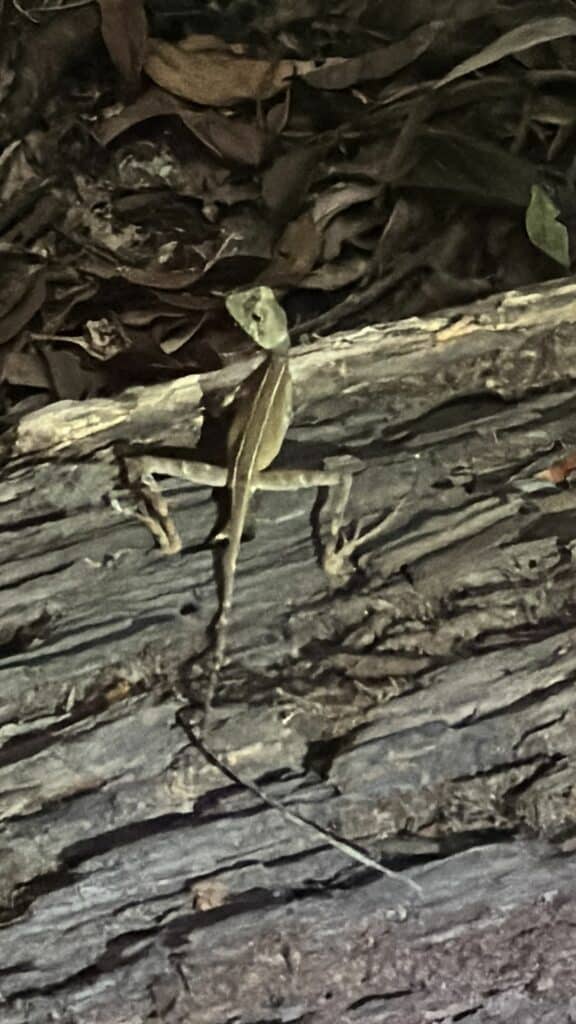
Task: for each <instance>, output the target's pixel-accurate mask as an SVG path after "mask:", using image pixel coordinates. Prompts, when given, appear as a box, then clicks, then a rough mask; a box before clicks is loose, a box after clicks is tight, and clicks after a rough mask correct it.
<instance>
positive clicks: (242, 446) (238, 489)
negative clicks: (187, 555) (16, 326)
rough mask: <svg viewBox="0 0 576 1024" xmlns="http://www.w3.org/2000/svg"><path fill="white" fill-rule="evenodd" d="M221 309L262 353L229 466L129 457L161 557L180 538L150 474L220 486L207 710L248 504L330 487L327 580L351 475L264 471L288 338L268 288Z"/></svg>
mask: <svg viewBox="0 0 576 1024" xmlns="http://www.w3.org/2000/svg"><path fill="white" fill-rule="evenodd" d="M225 303H226V308H227V310H228V312H229V313H230V315H231V316H232V317H233V319H234V320H236V322H237V323H238V324H239V325H240V326H241V327H242V329H243V330H244V331H245V332H246V333H247V334H248V335H249V336H250V337H251V338H252V339H253V341H255V342H256V344H257V345H258V346H259V347H260V348H262V349H263V350H264V351H265V352H266V357H265V359H264V360H263V362H262V363H261V364H260V366H259V367H258V368H257V370H256V371H255V373H254V374H252V375H251V377H250V378H249V379H248V384H249V386H248V388H247V389H246V390H245V391H244V392H243V393H242V394H241V396H240V399H239V401H238V403H237V406H236V410H235V414H234V416H233V418H232V422H231V426H230V430H229V433H228V438H227V466H216V465H212V464H210V463H204V462H195V461H189V460H181V459H172V458H165V457H161V456H156V455H152V456H139V457H132V458H130V457H128V458H127V459H126V461H127V462H128V463H129V464H130V467H131V472H132V471H135V472H136V474H137V475H138V476H139V477H140V479H142V480H143V481H145V485H146V493H147V497H148V499H149V500H151V503H152V507H153V509H154V516H152V517H151V516H145V517H144V516H141V518H143V519H144V520H145V522H146V523H147V525H148V526H149V527H150V528H151V529H152V531H153V533H154V534H155V536H156V538H157V540H158V541H159V543H160V546H161V547H162V548H163V549H164V550H165V551H166V552H167V553H174V552H175V551H178V550H179V537H178V535H177V534H176V533H175V528H174V525H173V523H172V521H171V519H170V516H169V513H168V512H167V509H166V506H165V503H164V502H163V501H162V499H160V498H158V496H157V492H156V491H152V490H150V488H151V487H152V482H151V480H150V478H151V477H152V476H153V475H156V474H159V475H166V476H177V477H183V478H185V479H187V480H191V481H193V482H194V483H199V484H204V485H208V486H211V487H225V488H226V489H227V492H228V518H227V522H226V524H225V526H224V528H223V529H222V530H220V532H219V533H218V534H217V535H216V537H215V538H214V539H215V540H216V541H223V542H225V547H224V552H223V555H222V561H221V593H220V599H219V607H218V612H217V616H216V620H215V625H214V644H213V651H212V666H211V671H210V677H209V687H208V693H207V697H206V701H205V706H206V707H207V708H208V707H209V706H210V703H211V700H212V697H213V694H214V692H215V689H216V687H217V685H218V682H219V678H220V673H221V670H222V667H223V664H224V659H225V653H226V645H227V638H228V631H229V620H230V612H231V609H232V602H233V597H234V585H235V579H236V568H237V563H238V556H239V552H240V546H241V543H242V536H243V534H244V531H245V526H246V519H247V515H248V511H249V507H250V501H251V498H252V496H253V494H254V492H255V491H257V490H272V491H282V490H291V491H292V490H298V489H300V488H306V487H328V488H330V489H331V490H332V491H333V492H334V501H333V511H332V517H331V522H330V534H329V537H328V540H327V542H326V545H325V547H324V552H323V559H322V564H323V566H324V568H325V570H326V571H327V572H328V573H329V574H330V575H332V576H333V575H336V574H338V572H339V569H340V567H341V562H342V560H341V559H340V558H339V555H338V551H339V547H340V545H339V533H340V526H341V523H342V518H343V513H344V509H345V506H346V502H347V500H348V495H349V492H350V487H351V482H352V472H351V471H346V470H342V469H335V470H330V469H327V468H323V469H319V470H298V469H282V470H271V469H268V467H269V466H270V464H271V463H272V462H273V460H274V459H275V458H276V456H277V455H278V453H279V451H280V449H281V447H282V444H283V442H284V438H285V436H286V433H287V430H288V426H289V424H290V420H291V417H292V380H291V375H290V335H289V331H288V324H287V320H286V314H285V312H284V310H283V309H282V307H281V306H280V304H279V303H278V302H277V300H276V298H275V296H274V292H273V291H272V289H271V288H268V287H267V286H264V285H262V286H257V287H254V288H249V289H247V290H243V291H237V292H232V293H231V294H230V295H228V296H227V298H226V300H225Z"/></svg>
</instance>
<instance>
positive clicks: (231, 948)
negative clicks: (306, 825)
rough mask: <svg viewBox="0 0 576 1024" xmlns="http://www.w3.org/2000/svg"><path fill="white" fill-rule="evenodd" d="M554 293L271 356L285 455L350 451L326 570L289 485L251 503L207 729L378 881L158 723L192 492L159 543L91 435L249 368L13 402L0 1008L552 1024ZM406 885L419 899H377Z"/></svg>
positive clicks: (34, 1019)
mask: <svg viewBox="0 0 576 1024" xmlns="http://www.w3.org/2000/svg"><path fill="white" fill-rule="evenodd" d="M575 300H576V285H574V284H573V283H572V282H570V281H566V282H554V283H552V284H549V285H546V286H543V287H542V288H540V289H532V290H524V291H523V292H515V293H509V294H508V295H506V296H497V297H495V298H492V299H490V300H488V301H483V302H480V303H477V304H476V305H474V306H472V307H468V308H467V309H466V310H459V311H455V310H452V311H448V312H447V313H440V314H438V315H436V316H434V317H430V318H427V319H422V320H420V319H413V320H410V321H405V322H403V323H400V324H391V325H387V326H385V327H378V326H375V327H373V328H370V329H365V330H362V331H360V332H357V333H356V334H353V335H351V334H346V335H335V336H333V337H332V338H330V339H327V340H325V341H322V342H317V343H315V344H314V345H312V346H305V347H303V348H301V349H299V350H297V351H296V352H295V355H294V360H293V365H294V376H295V382H296V415H295V420H294V424H293V427H292V429H291V431H290V433H289V436H288V443H287V445H286V449H285V451H284V452H283V453H282V460H283V461H284V462H285V463H286V464H287V465H288V464H291V465H295V466H296V465H297V466H308V465H310V466H318V465H319V464H320V462H321V460H322V458H324V457H326V456H329V455H334V454H336V453H339V454H342V453H344V452H347V453H350V454H353V455H354V456H356V457H357V458H358V459H361V460H362V462H363V463H364V466H363V469H362V470H361V471H360V472H359V473H358V474H357V475H356V477H355V481H354V487H353V491H352V496H351V500H350V504H349V507H348V523H349V525H350V524H353V523H355V522H359V524H360V526H361V528H362V529H364V530H367V529H370V528H372V527H373V526H374V525H375V524H377V523H378V522H379V521H381V520H383V519H384V518H385V517H386V516H387V515H388V514H389V513H390V512H392V511H394V510H396V515H395V518H394V520H393V521H389V522H390V523H391V526H390V529H389V530H388V531H386V530H385V531H384V532H383V533H382V534H381V535H380V536H373V538H372V540H368V541H367V542H366V544H365V545H364V546H362V547H360V548H359V549H358V551H357V558H356V564H355V573H354V575H353V576H352V577H351V578H350V579H349V580H348V581H347V582H346V584H345V585H344V586H342V587H341V588H339V589H331V588H330V586H329V584H328V583H327V581H326V579H325V578H324V576H323V574H322V573H321V571H320V570H319V568H318V567H317V564H316V561H315V554H314V545H313V542H312V540H311V535H310V517H311V513H312V507H313V504H314V495H313V494H311V493H308V492H305V491H303V492H301V493H295V494H280V495H274V494H264V495H262V497H261V500H260V502H259V503H258V505H257V509H256V516H255V518H256V538H255V539H254V540H252V541H248V542H247V543H246V544H245V545H244V548H243V551H242V554H241V559H240V565H239V576H238V584H237V593H236V600H235V608H234V614H233V618H232V624H231V632H230V646H229V652H228V653H229V661H228V664H227V667H226V671H225V673H224V684H225V685H224V686H223V688H222V689H221V691H220V695H219V700H218V703H217V707H216V711H215V720H214V731H213V734H212V737H211V745H212V747H213V749H215V751H216V752H217V753H219V754H220V755H222V756H225V757H226V758H227V760H228V762H229V763H230V764H231V765H232V767H233V768H234V769H235V770H236V771H238V772H240V773H242V774H244V775H246V776H248V777H249V778H251V779H254V780H257V781H258V782H259V784H260V785H261V786H262V787H263V788H264V789H265V790H266V791H267V792H268V793H269V794H270V795H271V796H273V797H274V798H275V799H277V800H281V801H282V802H283V803H284V804H286V805H287V806H288V807H290V809H291V810H293V811H296V812H299V813H301V814H304V815H305V816H306V817H307V818H311V819H313V820H315V821H316V822H318V824H320V825H321V826H322V827H324V828H329V829H331V830H333V831H334V832H335V833H336V834H338V835H341V836H343V837H345V838H347V839H349V840H351V841H353V842H355V843H357V844H358V845H360V846H361V847H363V848H364V849H365V850H366V851H367V852H368V853H369V854H370V855H371V856H372V857H376V858H379V859H380V860H381V861H382V862H383V863H384V864H386V865H387V866H389V867H391V868H393V869H395V870H397V871H398V873H399V879H398V881H394V880H391V879H387V878H383V877H382V876H378V875H377V874H376V872H373V871H370V870H368V869H366V868H363V867H361V866H360V865H359V864H357V863H355V862H353V861H350V860H348V859H347V858H346V857H345V856H343V854H342V853H340V852H338V851H337V850H335V849H333V848H332V847H330V846H329V845H326V844H325V843H324V842H323V841H322V838H321V837H320V836H318V837H317V839H314V838H313V837H311V835H310V834H308V833H306V832H304V831H302V830H299V829H297V828H296V827H295V826H294V825H293V824H291V823H290V822H289V821H287V820H286V819H285V818H283V817H282V815H281V814H280V813H279V812H278V811H276V810H273V809H271V808H270V807H268V806H265V805H263V804H262V803H261V801H259V800H258V798H257V797H256V796H255V795H254V794H253V793H251V792H248V791H246V790H243V789H241V788H240V787H237V786H234V785H232V784H231V783H230V782H229V780H227V779H226V778H224V777H223V776H222V775H221V773H220V772H219V771H218V769H217V768H216V767H214V766H213V765H212V764H210V763H208V762H207V761H206V759H205V758H204V756H203V755H202V753H201V751H199V750H198V749H196V748H194V747H192V746H191V745H190V744H189V743H188V741H187V739H186V736H185V735H184V733H183V731H182V730H181V729H180V728H178V727H177V726H175V715H176V712H177V710H178V707H179V706H180V705H179V701H178V698H177V696H176V694H175V692H174V687H175V685H176V683H177V680H181V678H182V673H183V671H184V674H185V677H186V681H187V683H188V684H189V686H190V688H191V692H192V695H193V696H194V697H197V698H199V697H200V696H201V693H202V687H203V683H204V679H205V664H204V662H203V660H202V652H203V651H204V650H205V646H206V630H207V627H208V624H209V623H210V620H211V618H212V616H213V614H214V612H215V585H214V573H213V564H212V553H211V552H210V550H209V549H207V548H206V547H203V542H204V541H205V539H206V537H207V536H208V534H209V533H210V529H211V527H212V525H213V522H214V517H215V514H216V507H215V505H214V503H213V501H212V498H211V495H210V492H209V491H207V490H205V489H203V488H198V487H194V486H193V485H191V484H186V483H181V482H177V481H169V482H166V485H165V487H164V493H165V495H166V496H167V498H168V499H169V501H170V505H171V508H172V510H173V513H174V516H175V519H176V521H177V524H178V527H179V530H180V533H181V536H182V538H183V541H184V549H183V551H182V553H181V554H180V555H178V556H175V557H173V558H166V557H164V556H162V555H161V554H160V553H158V552H156V551H155V550H154V548H153V541H152V539H151V537H150V536H149V534H148V532H147V531H146V529H145V528H144V527H143V525H142V524H141V523H139V522H138V521H137V520H136V519H134V518H133V517H130V516H127V515H123V514H121V511H120V509H121V508H122V507H123V506H124V505H127V503H128V496H127V494H126V492H125V490H124V489H123V485H122V481H121V478H120V474H119V470H118V464H117V461H116V459H115V457H114V455H113V446H114V445H115V444H116V443H118V442H120V441H121V442H132V443H138V444H142V443H146V444H148V443H153V442H156V443H159V442H160V443H163V444H166V443H168V442H169V441H170V440H171V439H172V438H174V443H177V444H181V443H182V441H183V439H185V438H186V439H188V441H190V438H191V439H192V441H193V442H194V441H196V440H197V438H198V436H199V431H200V426H201V412H200V405H201V398H202V393H203V392H204V393H205V394H207V395H209V394H210V393H211V392H212V391H215V390H217V389H218V388H220V387H222V386H226V385H228V384H230V382H231V381H232V380H237V379H238V378H239V377H240V376H241V375H243V374H244V373H245V372H246V368H245V367H242V368H238V367H236V368H234V369H233V370H230V369H229V370H226V371H222V372H221V373H218V374H214V375H209V376H208V377H205V378H202V379H200V378H192V377H190V378H186V379H184V380H180V381H177V382H172V383H171V384H169V385H160V386H157V387H154V388H146V389H134V390H133V391H131V392H129V393H126V394H124V395H121V396H119V397H118V398H117V399H114V400H102V401H91V402H85V403H82V404H73V403H59V404H57V405H54V406H51V407H49V408H48V409H46V410H43V411H41V412H38V413H34V414H32V415H30V416H29V417H27V419H25V420H24V421H22V422H21V423H20V424H19V425H18V427H17V428H15V430H14V432H13V434H12V435H11V437H10V439H9V442H8V443H7V444H6V463H5V466H4V470H3V482H2V489H1V503H0V523H1V529H2V536H3V548H2V562H3V566H2V588H1V590H0V601H1V606H0V607H1V615H0V654H1V660H0V704H1V709H2V718H1V722H2V725H1V739H2V753H1V758H2V761H1V768H0V770H1V772H2V782H1V792H2V803H1V807H2V818H3V832H2V843H1V866H0V893H1V898H2V908H3V911H2V913H3V922H4V927H3V930H2V931H1V932H0V993H1V996H2V999H3V1001H4V1002H3V1006H2V1020H3V1021H6V1022H7V1024H19V1022H24V1021H26V1022H27V1024H28V1022H31V1024H40V1022H44V1021H48V1020H49V1019H57V1018H58V1016H59V1015H62V1016H63V1017H65V1019H66V1020H68V1021H75V1022H76V1021H77V1022H82V1024H85V1022H86V1024H92V1022H94V1024H96V1022H98V1024H103V1022H107V1024H112V1022H113V1024H118V1022H120V1021H127V1022H128V1021H130V1022H131V1024H132V1022H134V1024H136V1022H141V1021H145V1020H146V1021H150V1020H162V1021H166V1022H169V1024H176V1022H180V1021H191V1020H193V1021H194V1022H195V1024H204V1022H206V1024H213V1022H214V1024H218V1022H224V1021H229V1020H231V1019H234V1020H237V1021H242V1022H246V1024H249V1022H256V1021H259V1022H261V1021H270V1022H272V1021H274V1022H276V1021H289V1020H290V1021H295V1020H298V1021H304V1020H305V1021H307V1022H314V1024H320V1022H325V1021H326V1022H328V1021H333V1020H338V1021H343V1022H346V1024H347V1022H350V1024H352V1022H354V1024H357V1022H364V1021H370V1022H374V1021H378V1022H379V1021H385V1022H386V1024H420V1022H421V1021H423V1020H432V1021H444V1022H448V1021H453V1020H455V1019H459V1020H461V1019H464V1018H465V1019H466V1020H467V1021H468V1020H470V1021H473V1022H474V1024H480V1022H485V1021H486V1022H488V1021H499V1020H502V1021H503V1020H506V1021H508V1022H510V1021H522V1022H523V1024H525V1022H526V1021H532V1020H533V1021H545V1020H550V1021H554V1024H561V1022H563V1021H565V1022H568V1021H572V1020H573V1019H574V1014H575V1013H576V984H575V983H574V980H573V966H572V964H573V957H574V953H575V952H576V930H575V927H574V919H575V918H576V905H575V900H574V890H575V882H574V853H573V846H574V841H575V840H574V835H575V828H574V793H575V788H574V782H575V780H574V745H575V742H576V741H575V739H574V735H575V728H574V717H575V713H574V697H573V694H574V678H575V673H576V654H575V646H574V640H575V638H576V630H575V628H574V622H573V620H574V607H575V590H576V587H575V582H576V574H575V572H574V567H573V564H572V562H573V551H574V544H575V540H574V538H575V535H576V516H575V515H574V499H573V498H572V489H571V488H570V486H569V480H568V483H567V485H566V486H565V487H564V488H561V487H557V486H554V485H553V484H552V483H550V482H549V481H546V480H543V479H542V478H541V477H539V476H538V474H539V473H541V472H542V471H543V470H545V469H546V468H547V467H548V466H549V465H550V464H551V463H552V462H554V460H556V459H559V458H562V456H563V455H564V454H566V452H567V451H568V450H569V449H570V443H571V441H570V438H571V437H576V432H575V431H574V424H573V420H574V415H575V412H576V386H575V383H574V379H575V378H576V332H575V329H574V323H575V320H576V302H575ZM406 875H408V876H409V877H410V878H412V879H414V880H415V881H417V882H418V883H419V884H420V885H421V886H422V889H423V895H422V897H421V898H418V897H417V896H415V895H414V894H412V893H410V892H408V891H407V890H406V888H405V886H404V885H403V884H402V882H401V878H402V876H406Z"/></svg>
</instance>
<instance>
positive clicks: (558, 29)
mask: <svg viewBox="0 0 576 1024" xmlns="http://www.w3.org/2000/svg"><path fill="white" fill-rule="evenodd" d="M574 35H576V19H574V18H566V17H556V18H537V19H536V20H534V21H529V22H527V23H526V24H525V25H519V26H518V28H513V29H512V30H511V31H510V32H505V33H504V35H502V36H500V38H499V39H495V40H494V42H493V43H490V44H489V45H488V46H485V47H484V49H483V50H480V52H479V53H475V54H474V56H472V57H468V59H467V60H463V61H462V63H461V64H457V65H456V67H455V68H452V71H449V72H448V74H447V75H444V78H441V79H440V81H439V82H436V85H435V88H436V89H440V88H441V87H442V86H444V85H448V83H449V82H454V81H455V80H456V79H457V78H462V77H463V76H464V75H469V74H470V73H471V72H472V71H479V70H480V68H485V67H488V65H490V64H495V63H496V61H499V60H502V58H503V57H510V56H511V55H512V54H514V53H520V52H521V51H522V50H528V49H530V48H531V47H532V46H538V45H539V44H540V43H549V42H551V41H552V40H554V39H562V38H563V37H564V36H574Z"/></svg>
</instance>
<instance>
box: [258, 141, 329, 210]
mask: <svg viewBox="0 0 576 1024" xmlns="http://www.w3.org/2000/svg"><path fill="white" fill-rule="evenodd" d="M319 158H320V153H319V151H318V147H317V146H299V147H294V148H293V149H290V150H288V152H287V153H283V154H282V156H280V157H278V159H277V160H275V161H274V163H273V164H272V166H271V167H270V168H269V169H268V170H267V171H266V172H265V174H264V175H263V177H262V198H263V200H264V202H265V203H266V206H267V207H268V209H269V210H271V211H272V212H273V213H274V214H275V216H276V218H277V219H278V220H287V219H288V218H289V217H291V216H292V215H293V214H294V213H296V211H297V210H298V209H300V208H301V206H302V204H303V203H304V201H305V199H306V196H307V194H308V189H309V188H310V183H311V181H312V178H313V177H314V172H315V171H316V169H317V167H318V161H319Z"/></svg>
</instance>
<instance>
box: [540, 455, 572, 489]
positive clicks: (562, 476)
mask: <svg viewBox="0 0 576 1024" xmlns="http://www.w3.org/2000/svg"><path fill="white" fill-rule="evenodd" d="M575 469H576V452H569V454H568V455H566V456H565V457H564V458H563V459H558V461H557V462H553V463H552V464H551V465H550V466H548V469H543V470H542V472H541V473H536V474H535V475H536V478H537V479H538V480H550V481H551V483H553V484H562V483H564V481H565V480H566V479H567V478H568V477H569V476H570V474H571V473H573V472H574V470H575Z"/></svg>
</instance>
